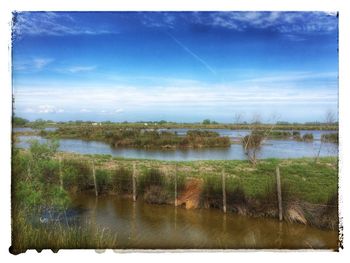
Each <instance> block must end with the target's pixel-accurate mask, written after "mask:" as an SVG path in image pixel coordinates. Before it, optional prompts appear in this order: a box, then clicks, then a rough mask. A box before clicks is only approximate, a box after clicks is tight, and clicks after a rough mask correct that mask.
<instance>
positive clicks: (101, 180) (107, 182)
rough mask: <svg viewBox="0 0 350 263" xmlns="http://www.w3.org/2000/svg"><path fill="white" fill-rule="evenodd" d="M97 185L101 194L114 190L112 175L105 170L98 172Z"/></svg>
mask: <svg viewBox="0 0 350 263" xmlns="http://www.w3.org/2000/svg"><path fill="white" fill-rule="evenodd" d="M96 185H97V192H98V193H99V194H102V193H106V192H108V190H111V189H112V185H111V178H110V174H109V173H108V172H107V171H105V170H96Z"/></svg>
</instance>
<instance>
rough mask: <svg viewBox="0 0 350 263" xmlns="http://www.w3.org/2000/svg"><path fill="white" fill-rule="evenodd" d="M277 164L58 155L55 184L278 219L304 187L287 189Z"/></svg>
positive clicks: (303, 192) (319, 205)
mask: <svg viewBox="0 0 350 263" xmlns="http://www.w3.org/2000/svg"><path fill="white" fill-rule="evenodd" d="M283 169H284V167H282V169H281V168H280V167H279V166H277V167H276V168H275V170H271V169H270V170H267V171H264V175H259V176H252V175H248V174H247V175H245V176H237V175H236V174H235V173H233V172H232V170H229V169H226V170H225V169H224V168H223V169H216V170H215V169H214V170H210V169H209V170H208V169H204V168H201V167H184V166H178V165H177V164H176V163H174V164H163V163H157V162H155V163H152V162H151V163H150V164H148V165H145V163H144V162H141V163H138V162H137V161H134V162H131V161H122V162H118V161H115V162H113V164H112V166H109V167H105V166H104V165H102V164H100V163H99V161H98V160H97V161H91V159H81V157H79V158H77V159H74V158H73V159H72V158H70V159H63V160H62V158H61V157H59V175H60V185H61V187H62V188H65V189H67V190H68V189H69V190H75V191H85V190H91V191H93V192H94V193H95V194H96V196H98V195H101V194H117V195H123V196H129V197H131V198H132V199H133V200H134V201H136V200H137V198H139V197H142V198H143V199H144V200H146V201H147V202H149V203H156V204H173V205H174V206H178V205H184V204H185V205H186V207H187V203H186V202H192V203H193V202H195V204H192V205H191V206H190V207H205V208H217V209H220V210H222V211H223V212H224V213H226V212H227V211H236V212H241V213H244V209H246V208H247V207H248V206H250V208H252V206H253V210H259V209H260V208H261V209H266V210H268V209H270V210H273V211H275V212H276V216H277V217H278V218H279V220H283V215H284V212H285V209H286V207H288V205H289V204H290V202H291V201H293V203H298V200H302V198H303V196H305V195H306V194H309V195H310V193H307V190H308V189H304V190H300V189H299V190H296V189H295V188H291V187H290V186H291V185H293V184H292V183H293V181H292V180H291V178H290V177H288V178H285V177H284V176H283ZM321 184H322V183H321ZM309 190H310V189H309ZM296 197H300V198H296ZM251 200H258V202H255V203H252V202H251ZM257 203H258V205H257ZM258 206H259V207H258ZM262 207H263V208H262ZM310 207H315V209H316V208H325V207H326V208H332V207H337V204H336V203H329V202H328V203H327V202H323V203H316V202H314V203H310ZM261 209H260V210H261ZM260 210H259V211H260ZM263 212H264V211H262V212H261V213H263Z"/></svg>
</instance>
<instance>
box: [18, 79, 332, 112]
mask: <svg viewBox="0 0 350 263" xmlns="http://www.w3.org/2000/svg"><path fill="white" fill-rule="evenodd" d="M315 74H316V73H315ZM282 77H283V76H282ZM303 77H305V76H303ZM268 78H269V77H266V79H265V80H264V79H261V80H258V79H256V80H255V82H252V83H249V82H247V83H243V82H240V83H232V84H229V83H226V84H222V85H205V86H188V87H182V86H181V87H177V86H154V87H153V86H152V87H147V88H144V87H141V88H140V87H133V86H104V87H103V86H96V87H92V86H84V87H81V86H80V87H73V86H71V87H68V86H67V87H65V88H62V87H58V86H57V87H53V86H51V87H47V88H46V87H41V88H39V87H15V90H16V93H15V103H16V105H15V106H16V109H18V110H20V109H26V108H33V109H35V108H36V107H37V105H41V106H39V112H42V113H48V112H56V113H57V112H59V109H61V108H64V109H67V110H68V111H69V112H91V113H103V114H119V113H122V112H124V111H127V112H128V113H130V112H135V111H138V112H144V111H145V110H149V109H158V111H163V110H164V111H166V110H168V109H171V110H174V111H178V112H184V111H188V112H189V113H190V112H191V111H195V110H196V109H208V110H209V109H211V110H213V109H218V108H222V109H227V110H228V109H230V108H231V107H233V106H235V107H238V106H239V107H253V106H254V105H255V106H256V105H269V106H270V107H273V105H279V106H281V107H287V108H288V107H293V106H297V105H318V106H320V105H331V106H332V107H333V106H334V105H337V103H338V90H337V87H336V86H331V87H329V86H324V87H316V88H315V89H314V88H305V89H301V88H298V87H297V88H296V87H295V86H293V85H291V84H288V85H287V84H283V85H279V86H278V88H273V87H271V86H268V85H266V83H268V82H270V81H277V82H278V81H281V80H283V78H281V79H275V80H273V79H270V80H269V79H268ZM265 81H266V82H265ZM282 83H283V82H282ZM332 85H333V84H332ZM43 101H45V102H46V103H47V104H42V102H43ZM115 105H118V108H115ZM255 106H254V107H255ZM101 109H102V110H101Z"/></svg>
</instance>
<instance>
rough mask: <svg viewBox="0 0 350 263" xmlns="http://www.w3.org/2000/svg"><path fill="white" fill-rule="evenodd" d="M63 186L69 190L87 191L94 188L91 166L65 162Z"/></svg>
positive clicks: (69, 161) (73, 161) (70, 161)
mask: <svg viewBox="0 0 350 263" xmlns="http://www.w3.org/2000/svg"><path fill="white" fill-rule="evenodd" d="M62 170H63V184H64V187H65V188H67V189H73V188H75V187H76V188H77V190H79V191H83V190H87V189H89V188H91V187H92V186H93V178H92V169H91V166H90V165H88V164H86V163H83V162H80V161H75V160H65V161H64V162H63V169H62Z"/></svg>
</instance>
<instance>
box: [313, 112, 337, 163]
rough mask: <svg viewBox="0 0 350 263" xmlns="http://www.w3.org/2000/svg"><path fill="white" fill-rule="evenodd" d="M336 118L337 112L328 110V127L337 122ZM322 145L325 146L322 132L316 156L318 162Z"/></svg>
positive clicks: (326, 122)
mask: <svg viewBox="0 0 350 263" xmlns="http://www.w3.org/2000/svg"><path fill="white" fill-rule="evenodd" d="M335 120H336V117H335V113H334V112H333V111H332V110H327V112H326V116H325V124H326V127H328V126H330V125H332V124H333V123H334V122H335ZM322 130H323V129H322V124H321V128H320V131H322ZM322 146H323V140H322V134H321V138H320V147H319V148H318V151H317V154H316V157H315V162H316V163H317V162H318V160H319V158H320V154H321V149H322Z"/></svg>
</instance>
